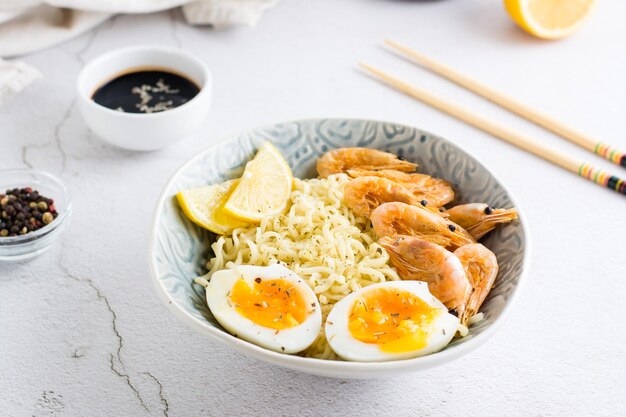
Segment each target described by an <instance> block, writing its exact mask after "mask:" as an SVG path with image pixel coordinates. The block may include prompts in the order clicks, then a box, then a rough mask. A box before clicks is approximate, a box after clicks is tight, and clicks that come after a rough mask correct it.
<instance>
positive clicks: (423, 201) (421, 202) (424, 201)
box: [420, 200, 428, 207]
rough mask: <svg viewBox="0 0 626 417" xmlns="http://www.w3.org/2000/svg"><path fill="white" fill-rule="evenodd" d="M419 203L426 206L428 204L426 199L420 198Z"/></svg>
mask: <svg viewBox="0 0 626 417" xmlns="http://www.w3.org/2000/svg"><path fill="white" fill-rule="evenodd" d="M420 204H421V205H422V206H424V207H426V206H427V205H428V201H426V200H422V201H420Z"/></svg>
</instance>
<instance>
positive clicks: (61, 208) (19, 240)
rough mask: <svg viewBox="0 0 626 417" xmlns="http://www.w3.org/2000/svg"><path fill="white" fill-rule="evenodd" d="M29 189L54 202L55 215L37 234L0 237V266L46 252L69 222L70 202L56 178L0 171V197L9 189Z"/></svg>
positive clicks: (38, 173) (36, 172)
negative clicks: (56, 213)
mask: <svg viewBox="0 0 626 417" xmlns="http://www.w3.org/2000/svg"><path fill="white" fill-rule="evenodd" d="M26 187H31V188H32V189H33V190H36V191H38V192H39V194H41V195H42V196H45V197H47V198H51V199H53V200H54V205H55V207H56V209H57V212H58V213H59V215H58V216H57V218H56V219H54V220H53V221H52V222H51V223H50V224H47V225H45V226H44V227H42V228H41V229H39V230H36V231H34V232H30V233H26V234H24V235H20V236H7V237H2V236H0V262H20V261H26V260H29V259H32V258H34V257H35V256H37V255H40V254H41V253H43V252H44V251H46V250H47V249H48V248H49V247H50V245H52V243H53V242H54V240H55V239H56V238H58V237H59V236H60V235H61V233H62V232H63V230H64V229H65V227H66V226H67V225H68V224H69V222H70V217H71V214H72V199H71V197H70V193H69V192H68V191H67V189H66V188H65V185H63V182H61V180H60V179H59V178H57V177H56V176H54V175H52V174H49V173H47V172H44V171H39V170H36V169H11V170H0V194H4V193H5V192H6V190H9V189H13V188H26Z"/></svg>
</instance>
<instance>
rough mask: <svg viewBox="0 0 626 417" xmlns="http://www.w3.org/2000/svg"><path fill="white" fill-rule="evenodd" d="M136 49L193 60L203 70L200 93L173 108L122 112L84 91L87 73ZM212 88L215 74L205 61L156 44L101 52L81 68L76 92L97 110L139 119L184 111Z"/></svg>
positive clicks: (185, 52)
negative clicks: (145, 111)
mask: <svg viewBox="0 0 626 417" xmlns="http://www.w3.org/2000/svg"><path fill="white" fill-rule="evenodd" d="M135 51H159V52H166V53H171V54H174V55H177V56H178V57H179V58H182V59H186V60H187V61H190V62H192V63H193V64H194V65H196V66H197V67H198V68H199V69H200V71H201V72H202V75H203V76H204V83H203V84H202V85H198V87H199V91H198V94H196V95H195V96H193V97H192V98H191V100H189V101H187V102H185V103H183V104H182V105H180V106H178V107H175V108H173V109H170V110H167V111H160V112H154V113H127V112H120V111H117V110H113V109H110V108H108V107H105V106H103V105H101V104H98V103H96V102H95V101H94V100H92V99H91V98H90V97H89V95H88V94H86V93H84V92H83V89H82V87H83V84H85V78H86V77H87V73H89V72H90V71H92V70H93V68H96V67H97V66H98V65H100V64H102V63H103V62H105V61H107V60H110V59H112V58H113V59H114V58H116V57H117V56H118V55H123V54H128V53H131V54H132V53H133V52H135ZM174 62H175V61H174ZM154 67H158V68H160V69H169V70H171V71H172V72H176V73H178V75H181V74H182V75H184V76H186V77H189V75H188V74H186V73H185V72H184V71H182V70H179V69H177V68H176V66H175V65H169V66H167V65H159V66H156V65H155V66H154ZM132 68H133V67H128V68H127V69H132ZM113 75H114V74H111V75H110V76H113ZM106 80H108V81H111V80H112V79H106ZM106 80H105V81H103V83H106V82H108V81H106ZM192 81H195V80H192ZM102 85H104V84H101V85H100V86H102ZM212 88H213V76H212V74H211V70H210V69H209V67H208V65H207V64H205V63H204V61H202V60H201V59H200V58H198V57H196V56H195V55H193V54H191V53H190V52H187V51H185V50H183V49H178V48H173V47H171V46H161V45H155V44H143V45H133V46H126V47H122V48H116V49H112V50H110V51H108V52H105V53H103V54H100V55H98V56H97V57H95V58H93V59H92V60H90V61H89V62H87V63H86V64H85V65H84V66H83V68H82V69H81V70H80V73H79V74H78V77H77V79H76V94H77V95H78V97H79V99H80V100H81V101H82V102H83V103H86V105H87V106H89V107H91V108H94V109H97V111H102V112H104V113H105V114H109V115H116V116H118V117H122V118H128V119H137V118H140V119H148V118H151V119H154V118H158V117H165V116H164V115H165V114H167V117H171V115H172V114H178V113H180V112H182V111H185V110H186V109H187V108H188V107H189V106H188V105H189V104H194V103H196V102H198V101H200V98H202V97H204V96H206V95H210V94H211V90H212ZM94 92H95V90H94Z"/></svg>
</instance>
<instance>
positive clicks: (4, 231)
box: [0, 187, 58, 237]
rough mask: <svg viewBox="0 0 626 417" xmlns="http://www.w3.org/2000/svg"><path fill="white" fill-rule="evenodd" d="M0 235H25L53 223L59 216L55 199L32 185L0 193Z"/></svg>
mask: <svg viewBox="0 0 626 417" xmlns="http://www.w3.org/2000/svg"><path fill="white" fill-rule="evenodd" d="M0 207H2V210H1V211H0V237H7V236H17V235H24V234H27V233H29V232H32V231H35V230H38V229H40V228H42V227H44V226H45V225H47V224H50V223H52V221H54V219H55V218H57V217H58V213H57V211H56V208H55V207H54V200H52V199H51V198H47V197H44V196H42V195H40V194H39V193H38V192H37V191H35V190H33V189H32V188H31V187H26V188H22V189H18V188H14V189H11V190H7V191H6V193H5V194H0Z"/></svg>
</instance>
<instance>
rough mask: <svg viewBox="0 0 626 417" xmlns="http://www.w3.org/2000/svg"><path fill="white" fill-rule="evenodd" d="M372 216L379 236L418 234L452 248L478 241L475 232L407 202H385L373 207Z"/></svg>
mask: <svg viewBox="0 0 626 417" xmlns="http://www.w3.org/2000/svg"><path fill="white" fill-rule="evenodd" d="M370 220H371V221H372V225H373V226H374V231H375V232H376V234H377V235H378V236H379V237H384V236H389V237H395V236H398V235H408V236H415V237H418V238H420V239H423V240H426V241H428V242H431V243H435V244H437V245H441V246H443V247H446V248H450V249H456V248H459V247H461V246H464V245H469V244H470V243H476V240H475V239H474V238H473V237H472V235H470V234H469V233H467V231H465V230H464V229H463V228H462V227H460V226H459V225H456V224H454V223H453V222H451V221H449V220H447V219H445V218H443V217H441V216H439V215H437V214H434V213H431V212H430V211H427V210H423V209H422V208H419V207H415V206H412V205H409V204H405V203H399V202H393V203H385V204H382V205H380V206H378V208H376V209H375V210H374V211H372V214H371V216H370Z"/></svg>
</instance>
